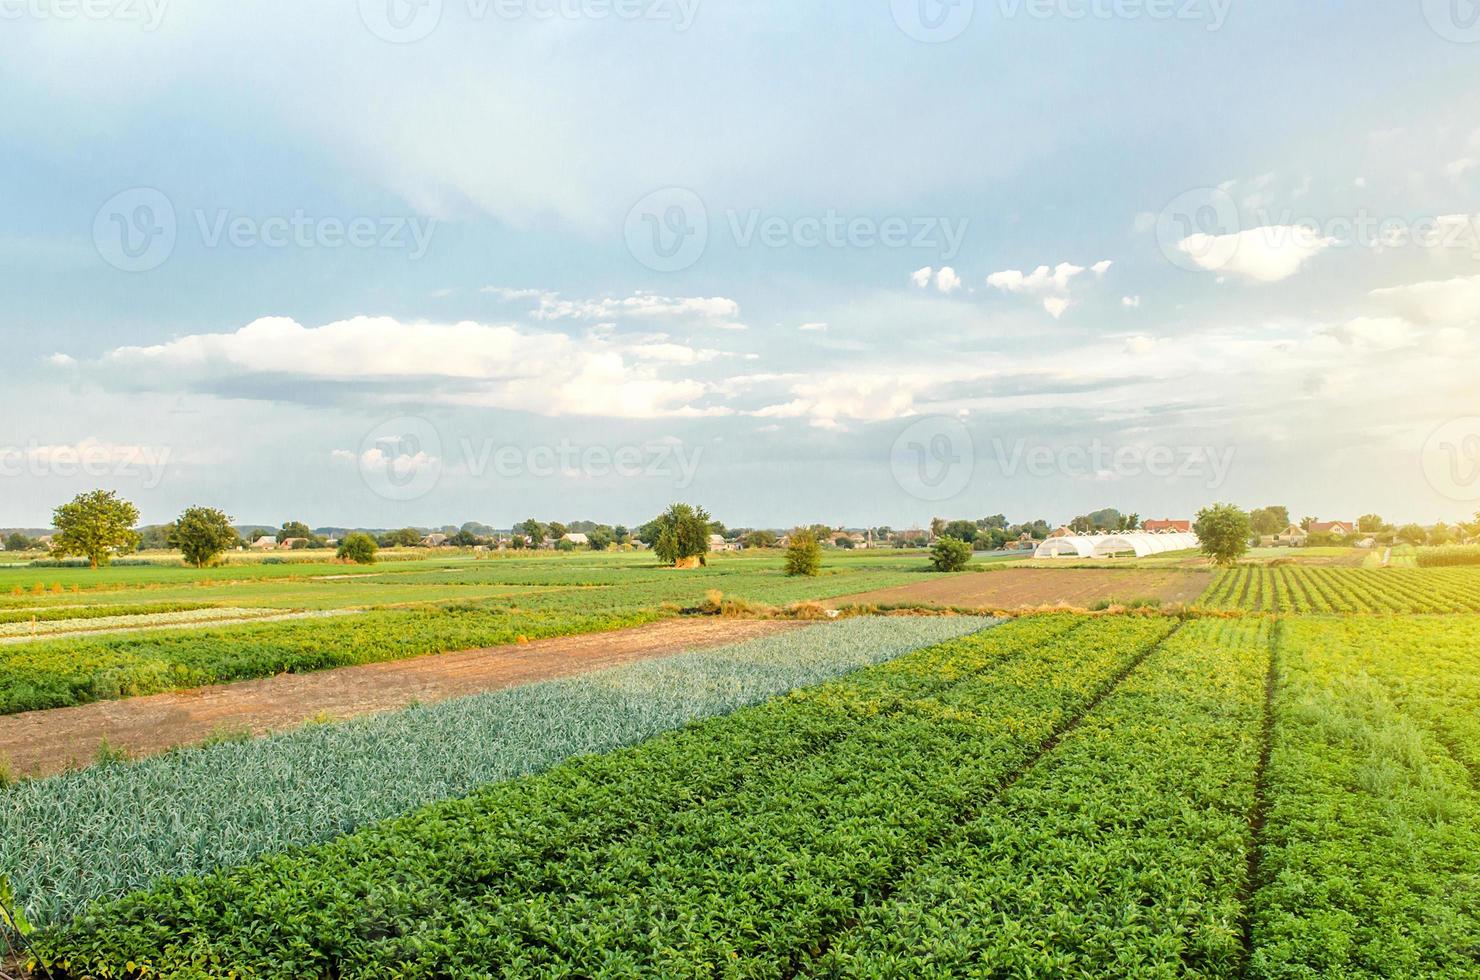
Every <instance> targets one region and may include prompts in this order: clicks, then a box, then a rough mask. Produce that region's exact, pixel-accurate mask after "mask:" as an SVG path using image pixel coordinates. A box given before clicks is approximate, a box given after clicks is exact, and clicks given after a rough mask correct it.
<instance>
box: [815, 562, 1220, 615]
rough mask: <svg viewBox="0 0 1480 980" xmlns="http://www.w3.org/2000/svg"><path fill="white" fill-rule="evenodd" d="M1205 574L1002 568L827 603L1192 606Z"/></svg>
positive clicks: (1208, 574)
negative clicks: (1143, 602) (1147, 602)
mask: <svg viewBox="0 0 1480 980" xmlns="http://www.w3.org/2000/svg"><path fill="white" fill-rule="evenodd" d="M1212 581H1213V575H1212V573H1211V572H1206V571H1201V570H1199V571H1190V570H1185V569H1171V568H1004V569H1000V570H994V571H986V572H964V573H962V574H960V575H948V576H944V577H940V578H930V579H927V580H925V581H923V582H915V583H912V584H910V585H899V586H895V587H893V588H888V589H876V590H875V591H873V592H862V593H859V594H857V595H845V596H838V597H837V598H835V599H828V600H826V605H827V606H828V607H829V608H832V609H838V608H841V607H843V606H855V605H858V606H862V605H880V606H893V605H910V604H919V605H933V606H955V607H961V608H968V609H1007V610H1012V609H1019V608H1022V607H1025V606H1051V605H1056V604H1058V603H1067V604H1069V605H1072V606H1078V607H1086V606H1089V605H1090V604H1092V603H1095V602H1098V601H1100V600H1110V601H1112V602H1130V601H1132V600H1135V599H1159V600H1160V601H1161V602H1162V603H1164V604H1166V603H1173V602H1191V601H1192V600H1194V599H1196V598H1197V597H1198V596H1200V595H1202V594H1203V592H1204V591H1205V590H1206V589H1207V587H1208V586H1209V585H1210V584H1212Z"/></svg>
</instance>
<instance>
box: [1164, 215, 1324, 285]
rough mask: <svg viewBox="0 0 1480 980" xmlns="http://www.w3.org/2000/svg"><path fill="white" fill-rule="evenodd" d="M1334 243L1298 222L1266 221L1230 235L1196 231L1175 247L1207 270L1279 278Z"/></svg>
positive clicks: (1254, 276)
mask: <svg viewBox="0 0 1480 980" xmlns="http://www.w3.org/2000/svg"><path fill="white" fill-rule="evenodd" d="M1335 244H1337V242H1336V239H1335V238H1331V237H1324V236H1321V235H1319V234H1318V233H1315V232H1313V231H1312V230H1311V229H1309V228H1304V227H1301V226H1298V225H1266V226H1264V227H1262V228H1250V229H1249V230H1247V231H1241V232H1237V233H1235V234H1232V235H1208V234H1202V233H1199V234H1196V235H1190V236H1188V237H1187V238H1184V239H1182V241H1181V242H1179V243H1178V246H1177V247H1178V248H1179V249H1181V250H1182V251H1183V252H1184V253H1186V254H1187V255H1188V256H1189V257H1190V258H1191V259H1192V261H1193V262H1195V263H1197V265H1198V266H1200V267H1202V268H1204V269H1207V270H1208V271H1210V272H1231V273H1234V274H1236V275H1240V276H1244V277H1246V278H1249V279H1254V280H1257V281H1259V282H1279V281H1281V280H1283V279H1288V278H1290V277H1291V276H1293V275H1294V274H1295V273H1297V272H1299V271H1300V268H1301V266H1303V265H1304V264H1305V263H1306V262H1308V261H1310V259H1312V258H1314V257H1315V256H1317V255H1319V254H1320V253H1321V252H1324V251H1325V250H1326V249H1328V248H1330V247H1331V246H1333V245H1335Z"/></svg>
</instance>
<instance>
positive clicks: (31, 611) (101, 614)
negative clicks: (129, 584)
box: [0, 596, 212, 623]
mask: <svg viewBox="0 0 1480 980" xmlns="http://www.w3.org/2000/svg"><path fill="white" fill-rule="evenodd" d="M76 601H77V598H76V597H75V596H73V597H72V603H73V604H65V605H57V606H42V607H35V606H32V607H22V608H19V609H0V623H29V622H30V621H31V620H33V619H34V620H36V621H37V622H38V623H49V622H53V621H56V620H64V619H105V618H108V617H111V616H155V615H158V614H160V613H174V612H189V611H191V610H192V609H209V608H211V605H212V604H211V603H209V602H145V603H137V604H133V605H124V604H119V605H110V606H79V605H75V603H76Z"/></svg>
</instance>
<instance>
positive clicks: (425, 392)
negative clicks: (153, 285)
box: [90, 317, 728, 418]
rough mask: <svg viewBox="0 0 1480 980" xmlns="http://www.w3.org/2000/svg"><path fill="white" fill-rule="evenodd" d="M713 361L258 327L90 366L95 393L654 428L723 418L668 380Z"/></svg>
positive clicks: (397, 327) (575, 342)
mask: <svg viewBox="0 0 1480 980" xmlns="http://www.w3.org/2000/svg"><path fill="white" fill-rule="evenodd" d="M721 353H722V352H719V351H710V350H703V349H696V348H692V347H689V346H686V345H682V344H677V343H673V342H671V341H669V340H667V339H666V338H663V337H662V336H661V335H659V336H657V337H652V336H649V337H640V338H635V339H623V338H619V337H613V336H611V335H609V334H602V333H599V332H598V333H591V334H588V335H586V336H583V337H571V336H568V335H566V334H563V333H556V332H544V331H535V330H528V329H524V328H520V327H518V326H514V325H509V324H496V325H490V324H483V323H473V322H466V321H465V322H461V323H453V324H433V323H421V322H417V323H403V322H400V321H398V320H396V319H394V318H391V317H355V318H353V319H350V320H340V321H336V322H333V323H328V324H324V325H323V326H319V327H306V326H303V325H302V324H300V323H297V322H296V321H294V320H292V319H289V318H287V317H263V318H261V319H258V320H254V321H252V322H251V323H249V324H247V325H246V326H244V327H242V328H240V329H239V330H236V331H233V332H230V333H217V334H193V335H190V336H186V337H181V338H178V339H176V340H172V341H169V342H167V343H163V344H157V345H153V346H148V347H120V348H117V349H115V350H113V351H110V352H108V353H107V354H105V355H104V356H103V357H102V358H101V359H99V360H98V361H97V362H94V363H93V364H92V365H90V366H92V367H95V368H96V369H97V370H96V375H97V377H98V379H99V380H100V381H102V382H103V383H113V384H116V385H119V386H125V387H132V388H135V389H142V390H156V391H178V390H190V391H199V392H206V393H212V394H218V395H225V396H231V397H243V398H254V399H259V400H273V401H290V402H314V401H321V400H328V399H331V398H332V399H338V400H347V401H361V402H411V401H414V402H421V403H444V404H460V405H471V406H481V407H491V408H508V409H516V410H520V411H527V412H533V413H537V414H541V415H549V416H563V415H597V416H609V417H616V418H661V417H675V416H695V415H716V414H727V412H728V410H727V409H725V408H723V407H721V406H716V405H707V404H701V402H702V401H703V400H704V399H705V396H706V393H707V391H708V388H707V386H706V385H705V384H703V383H701V382H699V381H696V380H693V379H692V378H690V377H685V376H671V375H670V374H669V373H668V371H667V369H669V368H671V367H674V366H680V367H687V366H692V365H694V364H698V363H701V362H703V361H708V360H712V359H714V358H716V357H718V356H720V355H721Z"/></svg>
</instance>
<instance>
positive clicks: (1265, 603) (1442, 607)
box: [1200, 565, 1480, 613]
mask: <svg viewBox="0 0 1480 980" xmlns="http://www.w3.org/2000/svg"><path fill="white" fill-rule="evenodd" d="M1200 605H1202V606H1204V607H1206V608H1209V609H1230V610H1247V611H1250V612H1265V613H1279V612H1286V613H1472V612H1480V569H1477V568H1439V569H1417V568H1385V569H1370V568H1328V567H1319V566H1308V565H1280V566H1276V567H1273V568H1265V567H1240V568H1237V569H1232V570H1229V571H1225V572H1220V573H1219V574H1218V577H1217V579H1216V580H1215V581H1214V582H1213V584H1212V586H1211V587H1209V589H1208V591H1207V593H1206V594H1205V595H1204V596H1203V597H1202V599H1201V600H1200Z"/></svg>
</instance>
